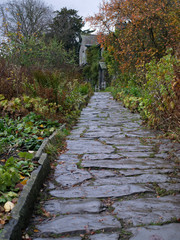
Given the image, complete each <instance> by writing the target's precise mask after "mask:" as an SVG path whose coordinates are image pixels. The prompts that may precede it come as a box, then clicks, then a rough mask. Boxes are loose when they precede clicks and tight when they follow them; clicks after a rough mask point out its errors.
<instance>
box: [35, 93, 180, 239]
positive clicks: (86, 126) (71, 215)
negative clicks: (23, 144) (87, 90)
mask: <svg viewBox="0 0 180 240" xmlns="http://www.w3.org/2000/svg"><path fill="white" fill-rule="evenodd" d="M67 149H68V150H67V152H66V153H64V154H62V155H61V156H60V158H59V159H58V161H57V163H58V164H57V167H56V169H55V172H54V176H53V180H52V181H51V182H49V183H48V184H47V190H48V194H49V197H48V199H49V200H47V201H45V202H44V203H43V205H42V207H43V208H44V211H45V213H47V214H46V215H47V216H49V218H44V219H43V218H42V217H40V216H35V218H34V220H33V224H34V226H33V229H35V230H34V231H35V233H34V236H33V237H32V239H34V240H54V239H56V240H57V239H59V240H60V239H63V240H82V239H89V240H123V239H130V240H179V239H180V223H178V222H180V172H179V171H178V163H179V162H178V155H179V156H180V146H179V145H178V144H174V143H172V142H171V141H170V140H167V139H157V138H156V132H154V131H151V130H148V129H147V128H144V127H143V126H142V125H141V120H140V117H139V115H138V114H133V113H131V112H130V111H129V110H128V109H125V108H124V107H123V106H122V104H121V103H118V102H116V101H114V100H113V98H112V97H111V95H110V94H109V93H95V95H94V96H93V97H92V98H91V101H90V103H89V104H88V106H87V107H86V108H85V109H84V110H83V111H82V113H81V117H80V119H79V122H78V124H77V125H76V126H75V127H74V129H73V130H72V132H71V135H70V136H69V137H68V140H67ZM178 150H179V151H178Z"/></svg>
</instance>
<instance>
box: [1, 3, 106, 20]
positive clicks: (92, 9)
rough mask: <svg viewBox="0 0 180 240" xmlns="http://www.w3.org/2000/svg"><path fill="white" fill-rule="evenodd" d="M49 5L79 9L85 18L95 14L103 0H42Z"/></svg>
mask: <svg viewBox="0 0 180 240" xmlns="http://www.w3.org/2000/svg"><path fill="white" fill-rule="evenodd" d="M7 1H8V0H0V3H4V2H7ZM42 1H44V2H45V3H46V4H47V5H51V6H52V8H53V10H54V11H55V10H58V11H59V10H60V9H61V8H63V7H67V8H68V9H70V8H72V9H75V10H77V11H78V15H79V16H82V17H83V18H85V17H88V16H89V15H94V13H97V12H98V7H99V4H100V3H102V2H103V0H42Z"/></svg>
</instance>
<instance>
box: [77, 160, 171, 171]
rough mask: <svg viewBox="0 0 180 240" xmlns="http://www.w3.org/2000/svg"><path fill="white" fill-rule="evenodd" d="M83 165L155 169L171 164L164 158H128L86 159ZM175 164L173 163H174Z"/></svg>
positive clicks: (87, 166) (88, 166)
mask: <svg viewBox="0 0 180 240" xmlns="http://www.w3.org/2000/svg"><path fill="white" fill-rule="evenodd" d="M81 165H82V166H83V167H85V168H108V169H141V170H142V169H153V168H167V169H169V166H170V165H169V164H167V163H165V162H164V161H163V160H155V159H153V160H152V159H134V160H133V159H127V160H123V159H120V160H108V161H107V160H98V161H89V160H84V161H83V162H82V163H81ZM172 166H173V164H172Z"/></svg>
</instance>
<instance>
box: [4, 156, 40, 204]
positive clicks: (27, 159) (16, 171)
mask: <svg viewBox="0 0 180 240" xmlns="http://www.w3.org/2000/svg"><path fill="white" fill-rule="evenodd" d="M32 158H33V154H31V153H28V152H19V153H18V158H14V157H10V158H9V159H8V160H7V161H6V163H5V164H4V165H0V203H3V202H6V201H10V200H11V199H12V198H15V197H17V196H18V195H17V193H16V192H17V191H18V190H19V189H18V188H16V189H15V185H16V184H17V183H18V182H20V179H22V180H23V179H24V178H25V177H29V176H30V173H31V172H32V171H33V169H34V167H35V166H36V164H35V163H33V162H32ZM25 183H26V181H25V180H24V182H23V181H22V185H24V184H25Z"/></svg>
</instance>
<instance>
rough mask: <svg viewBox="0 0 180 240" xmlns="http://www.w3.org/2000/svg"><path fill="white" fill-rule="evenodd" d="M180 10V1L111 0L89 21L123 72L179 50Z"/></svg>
mask: <svg viewBox="0 0 180 240" xmlns="http://www.w3.org/2000/svg"><path fill="white" fill-rule="evenodd" d="M179 9H180V4H179V1H178V0H161V1H159V0H145V1H144V0H125V1H124V0H110V1H108V2H105V1H103V3H102V4H101V6H100V9H99V13H98V14H96V15H94V16H92V17H89V18H87V20H88V21H89V22H90V23H91V24H92V25H93V26H95V27H97V28H99V29H100V32H99V41H100V43H101V44H102V45H103V46H104V47H106V48H107V50H108V51H109V53H110V54H111V55H113V56H114V58H115V60H116V61H117V62H118V63H119V67H120V69H121V70H124V69H127V68H132V67H134V66H135V65H138V64H143V63H145V62H149V61H150V59H151V58H152V57H155V58H156V59H160V58H161V57H162V56H163V55H164V54H165V52H166V49H167V48H169V47H171V48H173V49H175V48H176V46H177V44H178V42H179V30H180V29H179V26H180V21H179Z"/></svg>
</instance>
